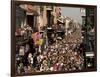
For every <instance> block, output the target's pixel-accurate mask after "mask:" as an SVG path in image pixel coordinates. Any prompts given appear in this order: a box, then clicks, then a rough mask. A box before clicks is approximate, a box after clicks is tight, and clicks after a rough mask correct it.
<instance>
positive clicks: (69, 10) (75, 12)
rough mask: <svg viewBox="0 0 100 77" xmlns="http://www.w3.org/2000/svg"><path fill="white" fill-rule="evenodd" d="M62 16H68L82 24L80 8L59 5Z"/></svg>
mask: <svg viewBox="0 0 100 77" xmlns="http://www.w3.org/2000/svg"><path fill="white" fill-rule="evenodd" d="M61 14H62V16H68V17H71V18H72V19H74V20H76V21H78V22H79V23H80V24H82V18H81V16H82V14H81V12H80V8H73V7H61Z"/></svg>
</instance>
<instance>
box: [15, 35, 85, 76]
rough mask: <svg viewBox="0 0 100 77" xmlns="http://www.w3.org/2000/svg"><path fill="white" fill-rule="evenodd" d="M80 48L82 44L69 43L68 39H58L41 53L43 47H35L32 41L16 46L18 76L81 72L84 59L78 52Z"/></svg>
mask: <svg viewBox="0 0 100 77" xmlns="http://www.w3.org/2000/svg"><path fill="white" fill-rule="evenodd" d="M71 36H72V35H69V37H71ZM74 40H76V39H74ZM80 40H81V39H80ZM79 46H80V43H78V42H77V43H71V42H68V40H67V38H64V39H56V42H54V43H53V44H49V45H48V46H47V48H46V49H45V50H42V51H41V52H40V51H39V48H40V47H41V46H39V45H34V42H33V40H32V39H30V41H29V42H28V43H26V44H24V45H16V67H17V68H16V71H17V74H23V73H25V74H26V73H33V72H46V71H48V72H49V71H65V70H66V71H74V70H81V69H82V68H83V64H84V59H83V56H82V55H81V54H80V51H78V50H77V48H78V47H79ZM75 49H76V50H75Z"/></svg>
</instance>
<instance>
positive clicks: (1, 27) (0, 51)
mask: <svg viewBox="0 0 100 77" xmlns="http://www.w3.org/2000/svg"><path fill="white" fill-rule="evenodd" d="M27 1H29V0H27ZM32 1H43V2H45V1H47V2H56V3H71V4H89V5H97V6H98V7H97V10H98V12H97V14H98V16H97V17H98V18H97V19H98V20H97V25H98V28H97V33H98V34H97V35H98V37H97V39H98V42H97V45H98V47H97V50H98V52H97V53H98V55H97V56H98V71H97V72H88V73H87V72H86V73H71V74H52V75H38V76H27V77H99V73H100V47H99V45H100V35H99V33H100V30H99V29H100V1H99V0H32ZM10 10H11V4H10V0H2V1H1V2H0V76H1V77H10V67H9V66H10V56H11V54H10V51H11V48H10V40H11V39H10V36H11V35H10V31H11V29H10V26H11V24H10V22H11V12H10Z"/></svg>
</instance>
